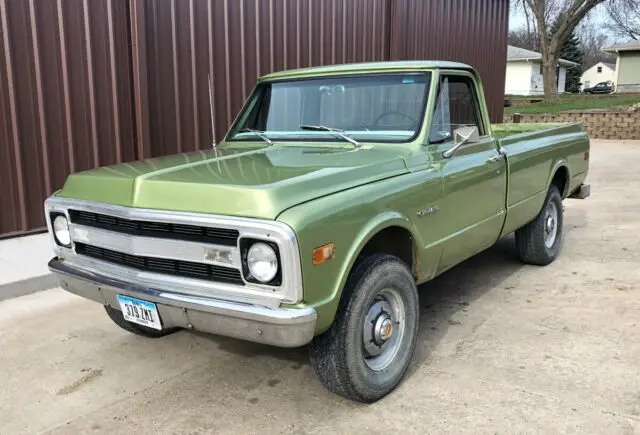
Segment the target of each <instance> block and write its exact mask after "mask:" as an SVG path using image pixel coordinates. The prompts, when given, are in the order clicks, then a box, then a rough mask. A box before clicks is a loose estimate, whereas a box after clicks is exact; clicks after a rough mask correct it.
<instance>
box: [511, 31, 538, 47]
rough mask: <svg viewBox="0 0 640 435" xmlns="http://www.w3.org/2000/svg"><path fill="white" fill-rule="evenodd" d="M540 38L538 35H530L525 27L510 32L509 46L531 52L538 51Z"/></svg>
mask: <svg viewBox="0 0 640 435" xmlns="http://www.w3.org/2000/svg"><path fill="white" fill-rule="evenodd" d="M539 42H540V38H539V37H538V34H537V33H529V31H527V29H526V28H525V27H522V28H520V29H517V30H511V31H510V32H509V45H513V46H514V47H520V48H525V49H527V50H531V51H538V45H539Z"/></svg>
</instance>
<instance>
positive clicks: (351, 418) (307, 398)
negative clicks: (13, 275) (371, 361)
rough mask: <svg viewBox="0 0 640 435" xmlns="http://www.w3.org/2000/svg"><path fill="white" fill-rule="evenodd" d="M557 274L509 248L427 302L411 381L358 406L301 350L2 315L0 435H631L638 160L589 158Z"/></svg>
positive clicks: (54, 308) (97, 311)
mask: <svg viewBox="0 0 640 435" xmlns="http://www.w3.org/2000/svg"><path fill="white" fill-rule="evenodd" d="M591 156H592V170H591V173H590V176H589V181H590V182H591V184H592V195H593V196H592V198H590V199H588V200H586V201H574V200H570V201H566V202H565V203H566V210H565V244H564V248H563V252H562V254H561V257H560V258H559V260H558V261H557V262H555V263H554V264H552V265H550V266H548V267H544V268H540V267H533V266H525V265H522V264H520V263H519V262H518V260H517V259H516V254H515V249H514V246H513V244H514V242H513V238H512V237H507V238H505V239H503V240H501V241H500V242H499V243H498V244H497V245H496V246H494V247H493V248H491V249H489V250H488V251H486V252H484V253H482V254H480V255H478V256H476V257H475V258H473V259H471V260H469V261H467V262H465V263H463V264H462V265H460V266H458V267H456V268H454V269H452V270H451V271H449V272H447V273H446V274H444V275H443V276H441V277H439V278H438V279H436V280H435V281H433V282H430V283H428V284H426V285H423V286H422V287H421V294H420V297H421V305H422V309H421V316H422V317H421V319H422V320H421V325H420V337H419V339H418V350H417V352H416V356H415V358H414V362H413V364H412V367H411V369H410V372H409V374H408V376H407V377H406V379H405V381H404V382H403V383H402V384H401V385H400V386H399V388H398V389H397V390H396V391H395V392H394V393H392V394H391V395H390V396H388V397H387V398H385V399H383V400H381V401H379V402H378V403H375V404H373V405H361V404H357V403H352V402H349V401H347V400H344V399H342V398H340V397H337V396H335V395H332V394H330V393H328V392H326V391H325V390H324V389H323V388H322V386H321V385H320V383H319V382H318V380H317V379H316V377H315V376H314V374H313V370H312V369H311V367H310V366H309V363H308V359H307V349H306V348H302V349H294V350H286V349H275V348H269V347H265V346H259V345H255V344H251V343H245V342H240V341H235V340H231V339H225V338H220V337H209V336H203V335H198V334H193V333H188V332H179V333H177V334H174V335H171V336H169V337H165V338H162V339H158V340H149V339H143V338H140V337H136V336H133V335H131V334H128V333H126V332H124V331H122V330H120V329H118V328H117V327H116V326H114V325H113V324H111V322H110V320H109V319H108V318H107V316H106V314H105V313H104V311H103V309H102V307H100V306H99V305H97V304H94V303H92V302H89V301H85V300H83V299H81V298H78V297H76V296H74V295H71V294H68V293H66V292H63V291H62V290H60V289H56V290H49V291H46V292H41V293H37V294H32V295H28V296H24V297H21V298H16V299H11V300H6V301H3V302H0V387H1V388H0V433H2V434H12V435H13V434H17V433H38V432H47V433H68V434H77V433H92V432H95V433H111V432H113V433H125V432H138V433H165V432H183V433H211V432H216V433H232V434H244V433H347V432H348V433H390V432H391V431H394V432H395V431H399V432H400V431H401V432H404V433H415V432H421V433H426V432H430V433H449V432H469V433H524V432H531V433H534V432H536V433H560V432H573V433H607V434H613V433H640V376H639V375H640V365H639V363H640V338H639V337H638V335H637V332H638V327H637V326H636V323H637V322H638V321H639V320H638V319H640V299H639V298H638V293H639V290H640V287H639V284H638V283H639V282H640V257H639V254H640V220H639V219H638V215H639V214H640V201H639V200H640V190H638V189H635V187H637V186H635V181H636V177H637V176H638V168H640V142H635V143H632V142H627V143H620V142H614V141H593V145H592V153H591Z"/></svg>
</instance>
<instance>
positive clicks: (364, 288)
mask: <svg viewBox="0 0 640 435" xmlns="http://www.w3.org/2000/svg"><path fill="white" fill-rule="evenodd" d="M384 292H391V293H392V294H393V295H395V296H394V298H400V299H401V300H402V304H403V308H404V329H401V328H402V327H401V326H394V327H393V328H398V329H397V331H398V332H397V337H399V338H397V337H395V338H394V337H393V333H394V332H395V331H394V330H392V331H391V333H390V334H389V337H392V338H389V339H388V340H389V342H388V343H385V346H386V345H391V344H393V348H392V349H395V350H394V351H393V352H390V355H392V357H389V360H390V362H389V363H388V365H386V366H384V367H381V368H380V370H373V369H372V368H371V367H370V365H369V364H371V361H372V360H371V359H367V360H365V357H366V355H367V354H366V352H367V351H365V349H364V338H363V331H364V330H365V327H364V324H365V323H364V322H365V318H366V316H367V314H370V313H371V312H372V311H371V307H372V304H374V303H375V302H376V301H378V302H380V301H381V300H382V301H384V299H380V297H381V296H380V295H381V294H384ZM383 314H384V311H381V312H380V315H379V316H378V318H379V317H381V316H382V315H383ZM419 316H420V310H419V303H418V290H417V288H416V283H415V280H414V279H413V276H412V275H411V271H410V270H409V268H408V267H407V265H406V264H405V263H404V262H402V261H401V260H400V259H398V258H397V257H394V256H391V255H387V254H373V255H371V256H369V257H367V258H365V259H363V260H362V261H360V262H359V263H357V265H356V266H355V269H354V270H353V271H352V272H351V274H350V275H349V278H348V279H347V283H346V285H345V288H344V290H343V292H342V297H341V299H340V304H339V306H338V311H337V313H336V318H335V320H334V322H333V325H332V326H331V328H329V330H328V331H326V332H325V333H324V334H322V335H319V336H317V337H315V338H314V339H313V341H312V343H311V346H310V357H311V364H312V366H313V368H314V370H315V372H316V374H317V375H318V377H319V378H320V380H321V381H322V383H323V384H324V385H325V387H326V388H327V389H328V390H330V391H332V392H334V393H336V394H339V395H341V396H344V397H346V398H348V399H352V400H356V401H359V402H365V403H371V402H375V401H376V400H378V399H380V398H382V397H384V396H385V395H387V394H388V393H390V392H391V391H392V390H393V389H394V388H395V387H396V386H397V385H398V384H399V382H400V381H401V380H402V378H403V376H404V374H405V372H406V371H407V368H408V367H409V364H410V363H411V359H412V356H413V351H414V349H415V346H416V339H417V337H418V320H419ZM394 320H395V319H394ZM367 324H369V323H367ZM371 324H372V325H374V324H376V323H375V322H374V321H371ZM394 324H395V323H394ZM396 325H399V324H396ZM372 330H373V327H372ZM401 331H403V332H401ZM392 340H397V341H396V342H393V341H392ZM366 361H369V362H366Z"/></svg>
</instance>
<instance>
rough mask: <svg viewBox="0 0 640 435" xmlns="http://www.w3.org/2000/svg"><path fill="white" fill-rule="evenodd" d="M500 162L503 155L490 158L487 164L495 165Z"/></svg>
mask: <svg viewBox="0 0 640 435" xmlns="http://www.w3.org/2000/svg"><path fill="white" fill-rule="evenodd" d="M500 160H502V156H501V155H500V156H493V157H489V158H488V159H487V163H495V162H497V161H500Z"/></svg>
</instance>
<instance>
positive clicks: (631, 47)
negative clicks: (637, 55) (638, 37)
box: [602, 41, 640, 53]
mask: <svg viewBox="0 0 640 435" xmlns="http://www.w3.org/2000/svg"><path fill="white" fill-rule="evenodd" d="M602 51H608V52H610V53H617V52H619V51H640V41H629V42H626V43H624V44H616V45H612V46H611V47H605V48H603V49H602Z"/></svg>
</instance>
